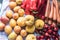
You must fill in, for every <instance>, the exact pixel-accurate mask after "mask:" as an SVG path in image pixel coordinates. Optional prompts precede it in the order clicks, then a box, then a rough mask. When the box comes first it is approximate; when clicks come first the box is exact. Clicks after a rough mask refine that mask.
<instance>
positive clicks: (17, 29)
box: [14, 26, 21, 34]
mask: <svg viewBox="0 0 60 40" xmlns="http://www.w3.org/2000/svg"><path fill="white" fill-rule="evenodd" d="M14 31H15V33H17V34H19V33H20V31H21V27H20V26H15V27H14Z"/></svg>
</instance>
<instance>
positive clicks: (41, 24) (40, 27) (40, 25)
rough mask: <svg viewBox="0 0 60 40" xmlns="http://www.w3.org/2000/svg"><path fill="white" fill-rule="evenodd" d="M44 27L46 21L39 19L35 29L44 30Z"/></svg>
mask: <svg viewBox="0 0 60 40" xmlns="http://www.w3.org/2000/svg"><path fill="white" fill-rule="evenodd" d="M43 26H44V21H43V20H41V19H38V20H36V21H35V27H36V28H37V29H42V28H43Z"/></svg>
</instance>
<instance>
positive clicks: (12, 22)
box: [9, 19, 16, 28]
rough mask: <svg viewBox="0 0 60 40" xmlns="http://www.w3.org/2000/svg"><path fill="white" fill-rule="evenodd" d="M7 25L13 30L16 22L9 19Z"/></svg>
mask: <svg viewBox="0 0 60 40" xmlns="http://www.w3.org/2000/svg"><path fill="white" fill-rule="evenodd" d="M9 24H10V26H11V27H12V28H14V27H15V26H16V21H15V20H14V19H11V20H10V22H9Z"/></svg>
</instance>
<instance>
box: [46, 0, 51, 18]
mask: <svg viewBox="0 0 60 40" xmlns="http://www.w3.org/2000/svg"><path fill="white" fill-rule="evenodd" d="M49 2H50V1H49V0H48V2H47V7H46V12H45V17H48V14H49V9H50V3H49Z"/></svg>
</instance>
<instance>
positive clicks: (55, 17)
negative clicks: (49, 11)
mask: <svg viewBox="0 0 60 40" xmlns="http://www.w3.org/2000/svg"><path fill="white" fill-rule="evenodd" d="M53 20H54V21H55V20H57V14H56V8H55V7H54V13H53Z"/></svg>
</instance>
